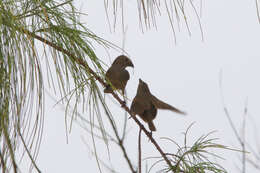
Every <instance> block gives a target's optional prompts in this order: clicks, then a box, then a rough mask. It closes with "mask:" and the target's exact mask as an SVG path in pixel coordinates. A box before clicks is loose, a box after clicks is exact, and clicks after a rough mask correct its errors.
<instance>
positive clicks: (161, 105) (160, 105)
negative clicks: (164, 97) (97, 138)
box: [151, 95, 186, 115]
mask: <svg viewBox="0 0 260 173" xmlns="http://www.w3.org/2000/svg"><path fill="white" fill-rule="evenodd" d="M151 97H152V103H153V104H154V105H155V107H156V108H157V109H168V110H171V111H173V112H176V113H179V114H183V115H186V113H185V112H183V111H181V110H179V109H177V108H175V107H173V106H171V105H169V104H167V103H165V102H163V101H161V100H159V99H158V98H156V97H155V96H153V95H151Z"/></svg>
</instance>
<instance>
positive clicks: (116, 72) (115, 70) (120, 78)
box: [104, 55, 134, 96]
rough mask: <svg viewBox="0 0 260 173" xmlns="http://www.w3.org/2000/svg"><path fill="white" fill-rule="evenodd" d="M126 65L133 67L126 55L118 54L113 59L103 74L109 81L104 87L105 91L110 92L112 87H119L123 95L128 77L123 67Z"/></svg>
mask: <svg viewBox="0 0 260 173" xmlns="http://www.w3.org/2000/svg"><path fill="white" fill-rule="evenodd" d="M126 67H134V65H133V63H132V61H131V60H130V59H129V58H128V57H127V56H125V55H120V56H118V57H117V58H116V59H115V60H114V62H113V63H112V65H111V67H110V68H109V69H108V70H107V72H106V75H105V77H106V80H108V82H109V84H108V85H107V86H106V88H105V89H104V92H105V93H111V92H112V91H113V89H119V90H121V91H122V93H123V96H124V94H125V87H126V84H127V81H128V80H129V78H130V75H129V73H128V71H127V70H126V69H125V68H126ZM111 84H112V86H111Z"/></svg>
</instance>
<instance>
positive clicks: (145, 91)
mask: <svg viewBox="0 0 260 173" xmlns="http://www.w3.org/2000/svg"><path fill="white" fill-rule="evenodd" d="M137 92H138V93H142V94H145V95H146V94H148V95H149V94H150V90H149V87H148V85H147V83H145V82H144V81H143V80H142V79H139V85H138V89H137Z"/></svg>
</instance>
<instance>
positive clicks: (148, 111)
mask: <svg viewBox="0 0 260 173" xmlns="http://www.w3.org/2000/svg"><path fill="white" fill-rule="evenodd" d="M157 109H167V110H171V111H173V112H176V113H179V114H183V115H185V114H186V113H185V112H183V111H180V110H179V109H176V108H175V107H173V106H171V105H169V104H167V103H165V102H163V101H161V100H159V99H158V98H156V97H155V96H154V95H152V94H151V92H150V90H149V88H148V85H147V84H146V83H145V82H144V81H142V80H141V79H139V85H138V88H137V93H136V96H135V98H134V99H133V101H132V104H131V107H130V111H131V113H132V114H133V115H134V116H135V115H139V116H140V117H141V118H142V120H144V121H145V122H147V123H148V126H149V129H150V130H151V131H156V128H155V126H154V124H153V120H154V119H155V117H156V115H157Z"/></svg>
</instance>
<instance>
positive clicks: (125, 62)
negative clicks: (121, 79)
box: [112, 55, 134, 68]
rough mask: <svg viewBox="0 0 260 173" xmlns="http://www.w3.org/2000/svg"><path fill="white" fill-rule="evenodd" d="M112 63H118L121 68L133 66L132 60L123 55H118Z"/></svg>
mask: <svg viewBox="0 0 260 173" xmlns="http://www.w3.org/2000/svg"><path fill="white" fill-rule="evenodd" d="M112 65H120V66H121V67H122V68H125V67H134V64H133V63H132V61H131V60H130V59H129V58H128V57H127V56H125V55H120V56H118V57H117V58H116V59H115V60H114V62H113V64H112Z"/></svg>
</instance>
